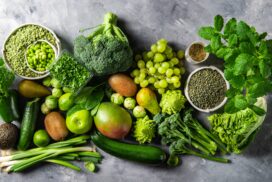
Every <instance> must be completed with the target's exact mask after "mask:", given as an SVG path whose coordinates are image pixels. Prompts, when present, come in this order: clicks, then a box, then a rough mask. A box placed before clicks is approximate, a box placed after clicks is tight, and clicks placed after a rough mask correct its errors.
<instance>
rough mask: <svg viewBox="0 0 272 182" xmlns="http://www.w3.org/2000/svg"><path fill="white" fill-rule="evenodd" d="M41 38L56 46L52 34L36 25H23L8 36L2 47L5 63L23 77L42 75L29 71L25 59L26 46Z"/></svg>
mask: <svg viewBox="0 0 272 182" xmlns="http://www.w3.org/2000/svg"><path fill="white" fill-rule="evenodd" d="M41 39H43V40H47V41H48V42H50V43H51V44H52V45H53V46H56V39H55V37H54V36H53V34H52V33H51V32H50V31H48V30H47V29H45V28H43V27H40V26H38V25H26V26H23V27H21V28H19V29H18V30H17V31H16V32H14V33H13V34H12V35H11V36H10V37H9V39H8V40H7V42H6V44H5V47H4V54H5V59H6V61H7V63H8V64H9V66H10V67H11V69H12V70H13V71H14V72H15V73H16V74H18V75H21V76H25V77H39V76H42V75H41V74H37V73H35V72H33V71H31V70H30V69H29V68H28V66H27V63H26V60H25V52H26V49H27V47H28V46H29V45H30V44H33V43H34V42H36V41H37V40H41Z"/></svg>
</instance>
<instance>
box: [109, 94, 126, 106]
mask: <svg viewBox="0 0 272 182" xmlns="http://www.w3.org/2000/svg"><path fill="white" fill-rule="evenodd" d="M111 102H112V103H114V104H118V105H121V104H123V103H124V97H123V96H122V95H120V94H119V93H114V94H112V95H111Z"/></svg>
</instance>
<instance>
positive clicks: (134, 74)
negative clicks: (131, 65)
mask: <svg viewBox="0 0 272 182" xmlns="http://www.w3.org/2000/svg"><path fill="white" fill-rule="evenodd" d="M139 75H140V70H138V69H135V70H133V71H132V77H137V76H139Z"/></svg>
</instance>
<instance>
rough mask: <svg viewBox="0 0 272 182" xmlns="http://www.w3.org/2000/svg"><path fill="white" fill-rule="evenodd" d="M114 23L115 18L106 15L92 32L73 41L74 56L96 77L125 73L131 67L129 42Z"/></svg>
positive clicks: (114, 16)
mask: <svg viewBox="0 0 272 182" xmlns="http://www.w3.org/2000/svg"><path fill="white" fill-rule="evenodd" d="M116 23H117V16H116V15H115V14H113V13H107V14H105V16H104V22H103V24H101V25H99V26H98V27H97V29H96V30H95V31H94V32H92V33H91V34H90V35H89V36H88V37H85V36H83V35H81V36H79V37H77V38H76V39H75V41H74V54H75V56H76V57H77V58H78V59H79V60H80V61H81V63H82V64H83V65H85V66H86V68H88V70H89V71H91V72H93V73H94V74H95V75H97V76H101V75H108V74H113V73H117V72H122V71H126V70H127V69H128V68H129V67H130V66H131V65H132V50H131V48H130V46H129V42H128V40H127V37H126V36H125V34H124V33H123V32H122V31H121V29H120V28H119V27H117V25H116Z"/></svg>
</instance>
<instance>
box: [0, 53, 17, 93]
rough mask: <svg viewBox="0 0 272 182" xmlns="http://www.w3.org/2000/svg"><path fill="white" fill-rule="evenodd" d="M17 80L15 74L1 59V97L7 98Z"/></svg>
mask: <svg viewBox="0 0 272 182" xmlns="http://www.w3.org/2000/svg"><path fill="white" fill-rule="evenodd" d="M14 79H15V75H14V73H13V72H11V71H9V70H8V69H7V68H6V67H5V65H4V62H3V59H2V58H0V96H1V97H2V96H7V95H8V89H9V87H10V86H11V85H12V83H13V81H14Z"/></svg>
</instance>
